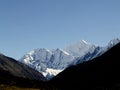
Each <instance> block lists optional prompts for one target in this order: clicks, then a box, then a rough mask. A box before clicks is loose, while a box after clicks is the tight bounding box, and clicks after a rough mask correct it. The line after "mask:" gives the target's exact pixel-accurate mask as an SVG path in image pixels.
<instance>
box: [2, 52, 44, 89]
mask: <svg viewBox="0 0 120 90" xmlns="http://www.w3.org/2000/svg"><path fill="white" fill-rule="evenodd" d="M45 80H46V79H45V78H44V76H43V75H42V74H41V73H39V72H37V71H35V70H34V69H32V68H30V67H28V66H27V65H25V64H23V63H20V62H18V61H16V60H14V59H12V58H10V57H6V56H4V55H1V54H0V84H5V85H10V86H19V87H40V86H41V85H42V83H43V81H45Z"/></svg>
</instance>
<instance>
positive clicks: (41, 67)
mask: <svg viewBox="0 0 120 90" xmlns="http://www.w3.org/2000/svg"><path fill="white" fill-rule="evenodd" d="M119 42H120V40H119V39H118V38H116V39H113V40H111V41H110V42H109V43H108V45H106V46H105V47H101V46H97V45H94V44H91V43H88V42H86V41H85V40H81V41H79V42H76V43H74V44H71V45H68V46H66V47H65V48H63V49H59V48H57V49H52V50H48V49H46V48H40V49H34V50H33V51H30V52H29V53H28V54H26V55H24V56H23V57H22V58H21V59H20V61H21V62H22V63H24V64H26V65H28V66H30V67H31V68H33V69H35V70H37V71H39V72H41V73H42V74H43V75H44V77H46V78H47V79H48V80H49V79H51V78H52V77H54V76H56V75H57V74H58V73H60V72H62V71H63V70H64V69H66V68H67V67H69V66H72V65H77V64H79V63H82V62H85V61H88V60H91V59H93V58H95V57H98V56H100V55H102V54H103V53H105V52H106V51H107V50H109V49H110V48H111V47H113V46H115V45H116V44H117V43H119Z"/></svg>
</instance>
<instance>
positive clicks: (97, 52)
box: [0, 39, 120, 90]
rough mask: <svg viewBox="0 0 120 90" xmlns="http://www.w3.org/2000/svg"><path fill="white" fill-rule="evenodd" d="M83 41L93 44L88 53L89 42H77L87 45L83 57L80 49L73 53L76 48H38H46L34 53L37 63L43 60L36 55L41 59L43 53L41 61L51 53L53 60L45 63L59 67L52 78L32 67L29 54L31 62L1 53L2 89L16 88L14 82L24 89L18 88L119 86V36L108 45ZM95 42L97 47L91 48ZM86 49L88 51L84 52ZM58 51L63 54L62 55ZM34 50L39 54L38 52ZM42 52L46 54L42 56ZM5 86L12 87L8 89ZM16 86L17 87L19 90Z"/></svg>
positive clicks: (113, 89)
mask: <svg viewBox="0 0 120 90" xmlns="http://www.w3.org/2000/svg"><path fill="white" fill-rule="evenodd" d="M80 43H82V45H90V48H88V49H86V50H88V52H87V53H86V50H85V49H84V47H86V48H87V47H88V46H83V47H81V46H82V45H81V44H80V45H81V46H79V45H78V46H79V48H80V47H81V49H84V50H81V51H82V52H81V53H82V54H84V55H82V56H80V57H79V54H77V53H76V54H77V55H76V56H75V55H73V54H75V51H76V50H77V49H75V51H73V52H74V53H72V52H69V53H68V51H69V47H66V48H65V49H55V50H47V49H39V50H43V53H42V52H41V54H40V55H39V53H38V57H36V56H34V55H33V56H34V57H33V56H32V57H31V58H34V59H35V64H36V65H37V63H38V65H39V64H40V63H39V60H38V62H36V58H38V59H39V57H41V58H42V59H41V63H43V62H45V61H44V60H47V59H46V58H48V57H49V58H52V59H50V60H51V62H50V64H49V63H47V64H46V65H48V66H50V67H53V68H52V69H51V68H49V69H48V71H51V72H56V71H54V69H55V70H60V71H58V72H59V73H57V75H56V76H54V77H52V78H46V77H45V76H44V74H43V73H40V72H38V71H37V70H36V69H35V68H33V66H34V64H33V65H30V64H29V62H32V61H29V58H28V59H25V60H26V62H28V65H26V64H24V63H21V62H20V61H17V60H15V59H13V58H10V57H8V56H5V55H3V54H0V90H13V89H11V88H13V86H15V87H17V88H18V87H20V88H21V89H19V90H26V89H25V88H29V89H27V90H39V89H40V90H41V89H42V90H73V89H77V90H119V89H120V73H119V68H120V57H119V53H120V40H119V39H114V40H111V41H110V42H109V43H108V45H107V46H105V47H100V46H95V45H92V44H90V43H87V42H85V41H83V40H82V41H81V42H80ZM91 45H92V46H91ZM72 46H74V45H70V47H72ZM93 46H94V47H96V48H94V49H91V48H93ZM37 50H38V49H37ZM39 50H38V52H39ZM46 50H47V52H52V53H51V54H52V55H56V56H54V58H53V57H50V56H51V54H49V53H47V54H46ZM65 50H66V51H65ZM73 50H74V49H73ZM78 51H80V50H77V52H78ZM83 51H84V52H85V53H83ZM32 53H35V52H34V51H33V52H31V55H32ZM59 53H61V54H60V55H59ZM63 53H64V54H65V55H66V56H65V55H64V54H63ZM35 54H37V52H36V53H35ZM57 54H58V55H57ZM67 55H68V56H69V55H70V57H71V56H72V58H73V60H72V59H71V58H69V57H68V56H67ZM42 56H43V57H45V56H47V57H45V58H43V57H42ZM63 57H67V58H66V59H67V61H65V63H64V62H63V61H59V60H64V59H65V58H64V59H63ZM59 58H60V59H59ZM68 58H69V59H70V60H69V59H68ZM57 59H58V60H57ZM31 60H32V59H31ZM52 60H53V62H54V63H55V62H56V63H58V62H59V63H60V64H61V65H60V64H58V67H57V65H56V66H52V64H53V62H52ZM55 60H57V61H55ZM33 61H34V60H33ZM67 62H69V63H67ZM45 63H46V62H45ZM66 63H67V64H66ZM62 64H63V65H62ZM65 65H67V66H65ZM31 67H32V68H31ZM62 67H63V68H62ZM47 68H48V67H47ZM59 68H60V69H59ZM61 70H62V71H61ZM42 71H44V70H42ZM48 79H49V80H48ZM6 87H8V88H9V89H8V88H7V89H5V88H6ZM17 88H16V89H15V90H17ZM30 88H33V89H30Z"/></svg>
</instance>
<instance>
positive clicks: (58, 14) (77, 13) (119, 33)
mask: <svg viewBox="0 0 120 90" xmlns="http://www.w3.org/2000/svg"><path fill="white" fill-rule="evenodd" d="M116 37H118V38H120V0H0V52H1V53H4V54H5V55H8V56H10V57H13V58H16V59H19V58H20V57H21V56H23V55H24V54H26V53H27V52H29V51H31V50H33V49H35V48H48V49H52V48H57V47H58V48H63V47H64V46H66V45H69V44H71V43H74V42H77V41H79V40H81V39H84V40H86V41H88V42H91V43H94V44H97V45H106V44H107V43H108V41H109V40H111V39H113V38H116Z"/></svg>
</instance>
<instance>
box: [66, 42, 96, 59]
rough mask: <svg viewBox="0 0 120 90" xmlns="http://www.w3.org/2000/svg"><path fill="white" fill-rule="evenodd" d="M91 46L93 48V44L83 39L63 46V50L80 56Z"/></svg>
mask: <svg viewBox="0 0 120 90" xmlns="http://www.w3.org/2000/svg"><path fill="white" fill-rule="evenodd" d="M91 48H95V45H92V44H90V43H88V42H86V41H85V40H81V41H79V42H76V43H74V44H71V45H68V46H67V47H65V48H64V50H65V51H66V52H68V53H69V54H71V55H73V56H76V57H81V56H83V55H84V54H85V53H87V52H88V51H89V49H91Z"/></svg>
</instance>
